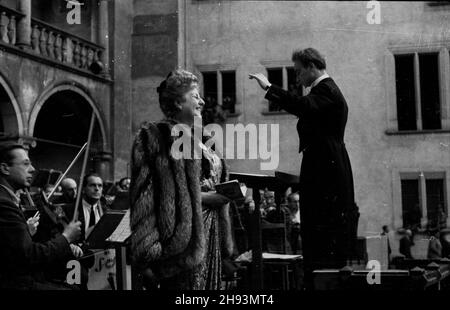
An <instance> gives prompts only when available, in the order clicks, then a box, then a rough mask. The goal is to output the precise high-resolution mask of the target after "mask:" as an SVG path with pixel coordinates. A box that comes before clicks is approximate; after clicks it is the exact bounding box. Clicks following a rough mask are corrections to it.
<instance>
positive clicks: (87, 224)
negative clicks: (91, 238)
mask: <svg viewBox="0 0 450 310" xmlns="http://www.w3.org/2000/svg"><path fill="white" fill-rule="evenodd" d="M81 195H82V196H81V197H82V198H81V200H80V203H79V205H78V219H79V220H80V222H81V236H80V240H79V241H80V242H83V241H85V240H86V238H87V236H88V235H89V233H90V232H91V231H92V229H93V228H94V226H95V225H96V224H97V223H98V222H99V221H100V218H101V217H102V216H103V214H104V213H105V212H106V210H107V207H106V204H105V203H104V202H103V201H102V195H103V180H102V178H101V177H100V176H99V175H98V174H95V173H89V174H87V175H85V176H84V177H83V182H82V188H81ZM74 205H75V204H71V205H70V207H69V208H68V209H67V211H66V214H67V216H69V218H72V217H73V213H74Z"/></svg>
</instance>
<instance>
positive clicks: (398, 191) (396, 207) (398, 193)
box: [392, 167, 450, 230]
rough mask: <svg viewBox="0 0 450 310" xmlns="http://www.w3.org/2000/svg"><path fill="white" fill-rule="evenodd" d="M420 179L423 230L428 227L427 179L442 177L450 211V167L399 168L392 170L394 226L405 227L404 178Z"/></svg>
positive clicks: (446, 204)
mask: <svg viewBox="0 0 450 310" xmlns="http://www.w3.org/2000/svg"><path fill="white" fill-rule="evenodd" d="M412 179H418V180H419V202H420V209H421V211H422V218H421V221H420V226H421V229H422V230H426V229H427V224H428V210H427V194H426V180H431V179H442V180H443V182H444V209H445V210H448V211H450V209H449V206H450V199H449V195H450V167H426V168H424V169H417V168H397V169H393V170H392V181H393V183H392V184H393V197H392V199H393V201H392V205H393V217H394V227H395V228H396V229H399V228H403V202H402V188H401V181H402V180H412ZM447 228H450V212H447Z"/></svg>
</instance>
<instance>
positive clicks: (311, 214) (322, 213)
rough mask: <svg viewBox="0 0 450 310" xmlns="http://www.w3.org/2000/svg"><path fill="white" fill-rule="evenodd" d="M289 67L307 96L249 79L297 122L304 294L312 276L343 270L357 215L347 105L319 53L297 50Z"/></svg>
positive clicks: (254, 76)
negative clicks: (347, 137)
mask: <svg viewBox="0 0 450 310" xmlns="http://www.w3.org/2000/svg"><path fill="white" fill-rule="evenodd" d="M292 61H293V62H294V68H295V71H296V75H297V82H298V83H300V84H302V85H304V86H305V87H311V90H310V92H309V94H308V95H306V96H299V95H298V94H296V93H294V92H289V91H286V90H284V89H282V88H281V87H278V86H276V85H273V84H271V83H270V82H269V81H268V79H267V78H266V77H265V76H264V75H263V74H261V73H256V74H250V75H249V78H250V79H255V80H256V81H257V82H258V84H259V86H260V87H261V88H262V89H263V90H265V91H266V95H265V98H266V99H268V100H270V101H272V102H274V103H277V104H278V105H279V106H280V107H281V108H282V109H284V110H285V111H287V112H289V113H290V114H293V115H295V116H297V117H298V119H299V120H298V123H297V131H298V135H299V138H300V148H299V152H300V153H303V159H302V163H301V171H300V215H301V223H302V225H301V232H300V233H301V238H302V248H303V258H304V268H305V279H304V280H305V287H306V288H307V289H308V288H312V280H313V279H312V272H313V270H316V269H323V268H342V267H344V266H345V265H346V262H347V260H348V259H349V258H350V255H351V252H352V251H353V249H354V242H355V241H356V234H357V226H358V219H359V212H358V207H357V206H356V204H355V199H354V188H353V176H352V169H351V165H350V160H349V157H348V154H347V150H346V148H345V144H344V131H345V125H346V123H347V115H348V106H347V102H346V101H345V98H344V96H343V95H342V93H341V91H340V90H339V88H338V86H337V85H336V83H335V82H334V81H333V79H332V78H330V77H329V76H328V74H327V73H326V71H325V69H326V63H325V59H324V58H323V57H322V55H321V54H320V53H319V52H318V51H317V50H315V49H313V48H307V49H304V50H296V51H294V52H293V54H292Z"/></svg>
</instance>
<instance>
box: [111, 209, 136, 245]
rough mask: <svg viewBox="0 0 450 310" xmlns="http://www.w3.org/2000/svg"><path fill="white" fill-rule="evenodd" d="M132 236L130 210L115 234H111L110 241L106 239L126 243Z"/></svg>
mask: <svg viewBox="0 0 450 310" xmlns="http://www.w3.org/2000/svg"><path fill="white" fill-rule="evenodd" d="M130 235H131V229H130V210H127V213H125V215H124V217H123V218H122V220H121V221H120V223H119V225H118V226H117V228H116V230H114V232H113V233H112V234H111V236H109V237H108V239H106V241H110V242H125V240H127V239H128V237H129V236H130Z"/></svg>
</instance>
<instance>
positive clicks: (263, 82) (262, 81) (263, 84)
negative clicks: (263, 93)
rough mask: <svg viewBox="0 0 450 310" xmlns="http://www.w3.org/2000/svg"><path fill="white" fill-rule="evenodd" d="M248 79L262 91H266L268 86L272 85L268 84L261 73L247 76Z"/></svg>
mask: <svg viewBox="0 0 450 310" xmlns="http://www.w3.org/2000/svg"><path fill="white" fill-rule="evenodd" d="M248 78H249V79H250V80H252V79H255V80H256V81H257V82H258V84H259V86H260V87H261V88H262V89H263V90H267V88H268V87H270V85H272V84H270V82H269V80H268V79H267V78H266V77H265V75H264V74H262V73H253V74H249V75H248Z"/></svg>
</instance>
